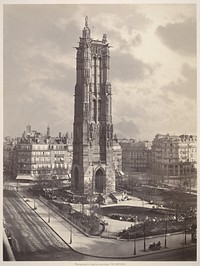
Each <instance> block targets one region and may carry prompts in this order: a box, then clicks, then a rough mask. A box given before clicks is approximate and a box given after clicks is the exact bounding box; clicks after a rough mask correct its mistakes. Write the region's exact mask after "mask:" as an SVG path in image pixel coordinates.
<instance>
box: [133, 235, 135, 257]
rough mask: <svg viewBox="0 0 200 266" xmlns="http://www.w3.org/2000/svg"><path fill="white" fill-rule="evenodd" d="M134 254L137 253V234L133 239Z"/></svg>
mask: <svg viewBox="0 0 200 266" xmlns="http://www.w3.org/2000/svg"><path fill="white" fill-rule="evenodd" d="M133 254H134V255H136V239H135V235H134V239H133Z"/></svg>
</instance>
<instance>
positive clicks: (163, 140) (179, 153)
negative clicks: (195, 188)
mask: <svg viewBox="0 0 200 266" xmlns="http://www.w3.org/2000/svg"><path fill="white" fill-rule="evenodd" d="M196 167H197V137H196V136H193V135H180V136H177V135H169V134H166V135H161V134H157V135H156V136H155V138H154V140H153V143H152V158H151V171H152V173H154V174H158V175H163V176H187V175H190V174H193V173H195V172H196Z"/></svg>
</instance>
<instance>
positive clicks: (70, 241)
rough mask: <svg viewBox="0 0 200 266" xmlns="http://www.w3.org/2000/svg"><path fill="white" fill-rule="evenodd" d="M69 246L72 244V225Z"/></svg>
mask: <svg viewBox="0 0 200 266" xmlns="http://www.w3.org/2000/svg"><path fill="white" fill-rule="evenodd" d="M69 244H72V226H71V225H70V239H69Z"/></svg>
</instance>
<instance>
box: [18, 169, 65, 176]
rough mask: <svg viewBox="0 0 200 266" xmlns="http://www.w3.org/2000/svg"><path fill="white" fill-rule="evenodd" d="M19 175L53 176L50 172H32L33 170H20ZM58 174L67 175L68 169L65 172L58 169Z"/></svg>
mask: <svg viewBox="0 0 200 266" xmlns="http://www.w3.org/2000/svg"><path fill="white" fill-rule="evenodd" d="M19 174H22V175H25V174H28V175H37V174H49V175H51V174H52V171H48V170H34V171H32V170H20V171H19ZM56 174H59V175H66V174H67V171H66V169H64V170H62V169H58V170H57V171H56Z"/></svg>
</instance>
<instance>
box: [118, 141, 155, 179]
mask: <svg viewBox="0 0 200 266" xmlns="http://www.w3.org/2000/svg"><path fill="white" fill-rule="evenodd" d="M151 144H152V142H150V141H134V140H132V141H127V142H120V145H121V148H122V171H123V172H124V173H125V174H126V175H128V176H131V175H132V174H133V173H135V172H140V173H145V172H148V171H149V169H150V161H151Z"/></svg>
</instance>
